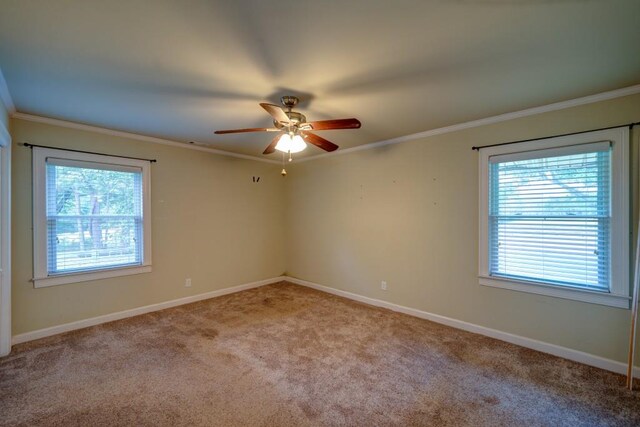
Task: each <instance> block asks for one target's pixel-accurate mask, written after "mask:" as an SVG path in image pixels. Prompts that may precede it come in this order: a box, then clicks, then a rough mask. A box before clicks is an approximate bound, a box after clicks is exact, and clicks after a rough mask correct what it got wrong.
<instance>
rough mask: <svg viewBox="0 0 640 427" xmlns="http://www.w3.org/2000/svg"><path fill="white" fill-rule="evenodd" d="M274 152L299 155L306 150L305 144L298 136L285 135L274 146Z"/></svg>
mask: <svg viewBox="0 0 640 427" xmlns="http://www.w3.org/2000/svg"><path fill="white" fill-rule="evenodd" d="M275 148H276V150H278V151H282V152H283V153H299V152H300V151H302V150H304V149H305V148H307V143H306V142H304V140H303V139H302V137H301V136H300V135H294V136H293V137H292V136H291V135H289V134H288V133H285V134H284V135H282V136H281V137H280V140H279V141H278V144H276V147H275Z"/></svg>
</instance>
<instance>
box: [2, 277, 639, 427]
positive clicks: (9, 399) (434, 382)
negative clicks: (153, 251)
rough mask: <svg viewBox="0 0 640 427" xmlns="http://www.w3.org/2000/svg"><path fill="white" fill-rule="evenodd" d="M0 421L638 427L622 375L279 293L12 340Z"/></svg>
mask: <svg viewBox="0 0 640 427" xmlns="http://www.w3.org/2000/svg"><path fill="white" fill-rule="evenodd" d="M0 425H7V426H8V425H11V426H27V425H28V426H98V425H102V426H151V425H153V426H169V425H170V426H181V425H195V426H318V425H361V426H392V425H393V426H395V425H398V426H400V425H415V426H419V425H423V426H500V425H503V426H514V425H527V426H560V425H570V426H580V425H585V426H586V425H629V426H631V425H636V426H637V425H640V393H639V392H637V391H634V392H630V391H628V390H626V389H625V388H624V378H623V377H622V376H620V375H616V374H613V373H610V372H606V371H603V370H600V369H596V368H592V367H589V366H585V365H581V364H578V363H574V362H571V361H568V360H565V359H561V358H557V357H553V356H550V355H546V354H543V353H539V352H536V351H533V350H529V349H526V348H522V347H518V346H515V345H512V344H508V343H505V342H501V341H498V340H494V339H491V338H487V337H483V336H480V335H476V334H472V333H468V332H464V331H461V330H457V329H454V328H450V327H446V326H443V325H439V324H437V323H433V322H429V321H426V320H422V319H418V318H415V317H411V316H407V315H404V314H399V313H395V312H392V311H389V310H386V309H381V308H377V307H371V306H368V305H365V304H360V303H357V302H353V301H350V300H347V299H344V298H340V297H337V296H333V295H329V294H326V293H323V292H319V291H315V290H312V289H308V288H304V287H301V286H297V285H293V284H289V283H284V282H283V283H278V284H274V285H269V286H264V287H261V288H257V289H252V290H248V291H244V292H239V293H236V294H231V295H226V296H223V297H219V298H215V299H211V300H207V301H202V302H198V303H194V304H189V305H184V306H181V307H176V308H171V309H167V310H163V311H159V312H155V313H150V314H146V315H142V316H138V317H134V318H130V319H125V320H120V321H116V322H112V323H108V324H104V325H100V326H95V327H91V328H87V329H83V330H80V331H75V332H70V333H66V334H62V335H58V336H54V337H49V338H45V339H41V340H38V341H33V342H30V343H25V344H22V345H17V346H15V347H14V349H13V351H12V353H11V354H10V355H9V356H7V357H5V358H3V359H0Z"/></svg>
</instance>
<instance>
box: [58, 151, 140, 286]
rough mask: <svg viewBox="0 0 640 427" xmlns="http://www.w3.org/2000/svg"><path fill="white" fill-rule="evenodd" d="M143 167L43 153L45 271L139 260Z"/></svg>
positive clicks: (112, 265) (118, 264) (62, 270)
mask: <svg viewBox="0 0 640 427" xmlns="http://www.w3.org/2000/svg"><path fill="white" fill-rule="evenodd" d="M142 179H143V177H142V170H141V169H140V168H136V167H129V166H119V165H109V164H102V163H94V162H86V161H76V160H66V159H56V158H51V157H50V158H47V160H46V233H47V272H48V274H49V275H55V274H61V273H70V272H78V271H87V270H96V269H105V268H113V267H122V266H134V265H141V264H142V262H143V254H144V250H143V245H144V238H143V208H142V205H143V195H142Z"/></svg>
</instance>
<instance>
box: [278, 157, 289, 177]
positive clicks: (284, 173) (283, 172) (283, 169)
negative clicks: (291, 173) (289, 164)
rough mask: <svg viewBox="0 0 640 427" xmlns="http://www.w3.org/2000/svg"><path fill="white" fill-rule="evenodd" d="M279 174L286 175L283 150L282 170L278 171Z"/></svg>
mask: <svg viewBox="0 0 640 427" xmlns="http://www.w3.org/2000/svg"><path fill="white" fill-rule="evenodd" d="M289 155H291V152H289ZM280 175H282V176H287V170H286V169H285V168H284V152H283V153H282V172H280Z"/></svg>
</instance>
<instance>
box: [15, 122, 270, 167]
mask: <svg viewBox="0 0 640 427" xmlns="http://www.w3.org/2000/svg"><path fill="white" fill-rule="evenodd" d="M11 117H12V118H14V119H20V120H26V121H30V122H36V123H44V124H47V125H53V126H60V127H64V128H70V129H78V130H83V131H87V132H95V133H101V134H104V135H111V136H117V137H120V138H128V139H134V140H137V141H144V142H152V143H154V144H163V145H170V146H172V147H179V148H185V149H188V150H197V151H204V152H206V153H211V154H218V155H221V156H228V157H235V158H238V159H244V160H253V161H256V162H263V163H271V164H276V165H279V164H280V162H278V161H276V160H269V159H263V158H260V157H255V156H249V155H247V154H239V153H232V152H230V151H224V150H217V149H215V148H207V147H202V146H200V145H192V144H186V143H184V142H177V141H171V140H169V139H162V138H156V137H153V136H146V135H140V134H137V133H130V132H124V131H119V130H113V129H107V128H102V127H98V126H92V125H85V124H81V123H76V122H69V121H66V120H60V119H53V118H50V117H43V116H37V115H34V114H26V113H17V112H16V113H13V114H11Z"/></svg>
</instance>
